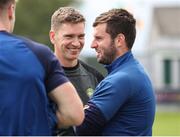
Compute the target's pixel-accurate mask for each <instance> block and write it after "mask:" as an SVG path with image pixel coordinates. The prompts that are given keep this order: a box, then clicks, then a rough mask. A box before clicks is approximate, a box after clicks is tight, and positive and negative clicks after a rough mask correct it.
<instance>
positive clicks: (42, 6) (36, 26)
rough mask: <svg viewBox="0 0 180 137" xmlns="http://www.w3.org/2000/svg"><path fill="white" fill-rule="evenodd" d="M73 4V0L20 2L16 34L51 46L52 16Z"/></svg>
mask: <svg viewBox="0 0 180 137" xmlns="http://www.w3.org/2000/svg"><path fill="white" fill-rule="evenodd" d="M71 3H72V0H19V1H18V3H17V7H16V24H15V29H14V33H15V34H18V35H23V36H26V37H28V38H30V39H32V40H35V41H38V42H42V43H44V44H47V45H51V44H50V40H49V30H50V21H51V15H52V14H53V12H54V11H55V10H56V9H58V8H59V7H61V6H67V5H69V4H71Z"/></svg>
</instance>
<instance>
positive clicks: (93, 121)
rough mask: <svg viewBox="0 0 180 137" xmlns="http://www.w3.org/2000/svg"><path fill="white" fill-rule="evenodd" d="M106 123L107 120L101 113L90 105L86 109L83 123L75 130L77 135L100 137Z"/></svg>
mask: <svg viewBox="0 0 180 137" xmlns="http://www.w3.org/2000/svg"><path fill="white" fill-rule="evenodd" d="M105 123H106V120H105V117H104V115H103V114H102V113H101V111H100V110H99V109H98V108H97V107H96V106H95V105H94V104H93V103H88V108H87V109H85V119H84V121H83V123H82V124H81V125H80V126H77V127H76V128H75V132H76V135H79V136H81V135H83V136H88V135H89V136H91V135H99V136H100V135H101V134H102V129H103V127H104V125H105Z"/></svg>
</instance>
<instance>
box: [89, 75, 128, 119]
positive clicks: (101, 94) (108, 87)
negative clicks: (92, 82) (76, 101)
mask: <svg viewBox="0 0 180 137" xmlns="http://www.w3.org/2000/svg"><path fill="white" fill-rule="evenodd" d="M118 78H119V79H111V78H109V79H107V78H105V79H104V80H103V81H102V82H101V83H100V84H99V85H98V86H97V88H96V89H95V92H94V94H93V96H92V98H91V101H92V102H93V103H94V104H96V106H97V107H98V108H99V109H100V110H101V112H102V113H103V115H104V116H105V118H106V120H110V119H111V118H112V117H113V116H114V115H115V113H116V112H117V111H118V110H119V108H120V107H122V105H123V104H124V103H125V102H126V100H127V99H128V97H129V95H130V85H127V83H129V81H128V79H127V78H125V79H121V78H120V77H118Z"/></svg>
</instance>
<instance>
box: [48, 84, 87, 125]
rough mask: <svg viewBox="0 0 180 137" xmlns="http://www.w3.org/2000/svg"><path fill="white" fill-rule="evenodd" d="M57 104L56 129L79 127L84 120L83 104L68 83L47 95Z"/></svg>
mask: <svg viewBox="0 0 180 137" xmlns="http://www.w3.org/2000/svg"><path fill="white" fill-rule="evenodd" d="M49 96H50V98H51V99H52V100H53V101H54V102H55V103H56V104H57V107H58V109H57V112H56V115H57V119H58V128H61V127H67V126H72V125H76V126H77V125H80V124H81V123H82V122H83V120H84V110H83V104H82V102H81V100H80V98H79V96H78V94H77V92H76V90H75V88H74V86H73V85H72V84H71V83H70V82H66V83H64V84H62V85H60V86H58V87H57V88H55V89H54V90H52V91H51V92H50V93H49Z"/></svg>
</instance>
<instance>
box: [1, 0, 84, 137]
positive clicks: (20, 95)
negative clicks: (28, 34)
mask: <svg viewBox="0 0 180 137" xmlns="http://www.w3.org/2000/svg"><path fill="white" fill-rule="evenodd" d="M15 8H16V1H15V0H0V135H1V136H35V135H36V136H38V135H43V136H46V135H53V131H54V128H55V126H58V127H64V126H65V127H66V126H72V125H79V124H81V123H82V121H83V119H84V111H83V104H82V102H81V100H80V98H79V96H78V94H77V92H76V90H75V88H74V86H73V85H72V83H71V82H70V81H69V80H68V78H67V77H66V76H65V74H64V72H63V69H62V67H61V65H60V63H59V61H58V60H57V58H56V57H55V56H54V54H53V53H52V52H51V50H50V49H49V48H48V47H47V46H45V45H43V44H40V43H36V42H33V41H31V40H29V39H27V38H23V37H20V36H16V35H13V34H12V32H13V29H14V23H15ZM49 99H51V100H52V101H54V102H55V103H56V104H57V111H56V112H53V109H52V108H51V107H50V101H49Z"/></svg>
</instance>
